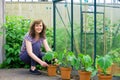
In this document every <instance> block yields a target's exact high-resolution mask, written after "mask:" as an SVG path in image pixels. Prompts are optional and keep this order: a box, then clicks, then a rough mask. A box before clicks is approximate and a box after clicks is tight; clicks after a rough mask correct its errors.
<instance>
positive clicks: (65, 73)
mask: <svg viewBox="0 0 120 80" xmlns="http://www.w3.org/2000/svg"><path fill="white" fill-rule="evenodd" d="M71 70H72V69H71V68H64V67H61V68H60V71H61V78H62V79H63V80H70V77H71Z"/></svg>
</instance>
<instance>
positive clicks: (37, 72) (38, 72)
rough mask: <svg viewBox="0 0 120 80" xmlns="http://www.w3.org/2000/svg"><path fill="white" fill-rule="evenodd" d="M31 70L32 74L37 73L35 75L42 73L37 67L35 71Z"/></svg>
mask: <svg viewBox="0 0 120 80" xmlns="http://www.w3.org/2000/svg"><path fill="white" fill-rule="evenodd" d="M29 71H30V73H31V74H35V75H40V74H41V72H40V71H38V70H37V69H35V70H34V71H33V70H31V69H30V70H29Z"/></svg>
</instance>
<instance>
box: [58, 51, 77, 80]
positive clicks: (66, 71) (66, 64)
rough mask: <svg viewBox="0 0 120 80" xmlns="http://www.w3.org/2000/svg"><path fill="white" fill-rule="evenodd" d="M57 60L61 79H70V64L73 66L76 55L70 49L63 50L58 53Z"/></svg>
mask: <svg viewBox="0 0 120 80" xmlns="http://www.w3.org/2000/svg"><path fill="white" fill-rule="evenodd" d="M58 61H59V64H60V72H61V78H62V79H65V80H66V79H70V77H71V70H72V66H74V64H75V62H74V61H76V57H75V55H74V53H73V52H72V51H67V50H64V52H61V53H59V54H58Z"/></svg>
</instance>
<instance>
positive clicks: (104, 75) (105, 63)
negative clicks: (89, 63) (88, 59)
mask: <svg viewBox="0 0 120 80" xmlns="http://www.w3.org/2000/svg"><path fill="white" fill-rule="evenodd" d="M112 62H113V61H112V57H111V56H110V55H108V54H106V55H104V56H100V57H98V59H97V65H98V66H99V67H100V68H101V73H99V74H98V78H99V80H112V75H111V74H110V73H109V74H108V72H107V69H108V68H109V67H110V66H112Z"/></svg>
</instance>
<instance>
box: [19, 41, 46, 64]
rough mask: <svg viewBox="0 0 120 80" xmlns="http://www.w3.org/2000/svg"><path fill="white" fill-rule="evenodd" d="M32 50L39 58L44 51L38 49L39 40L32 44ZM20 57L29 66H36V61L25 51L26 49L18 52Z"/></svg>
mask: <svg viewBox="0 0 120 80" xmlns="http://www.w3.org/2000/svg"><path fill="white" fill-rule="evenodd" d="M32 50H33V53H34V54H35V55H36V56H37V57H38V58H40V59H42V57H43V56H44V53H42V52H41V51H40V43H39V42H36V43H34V44H32ZM20 59H21V60H22V61H23V62H24V63H26V64H29V65H31V66H36V61H34V60H33V59H32V58H31V57H30V56H29V55H28V53H27V51H22V52H21V53H20Z"/></svg>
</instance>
